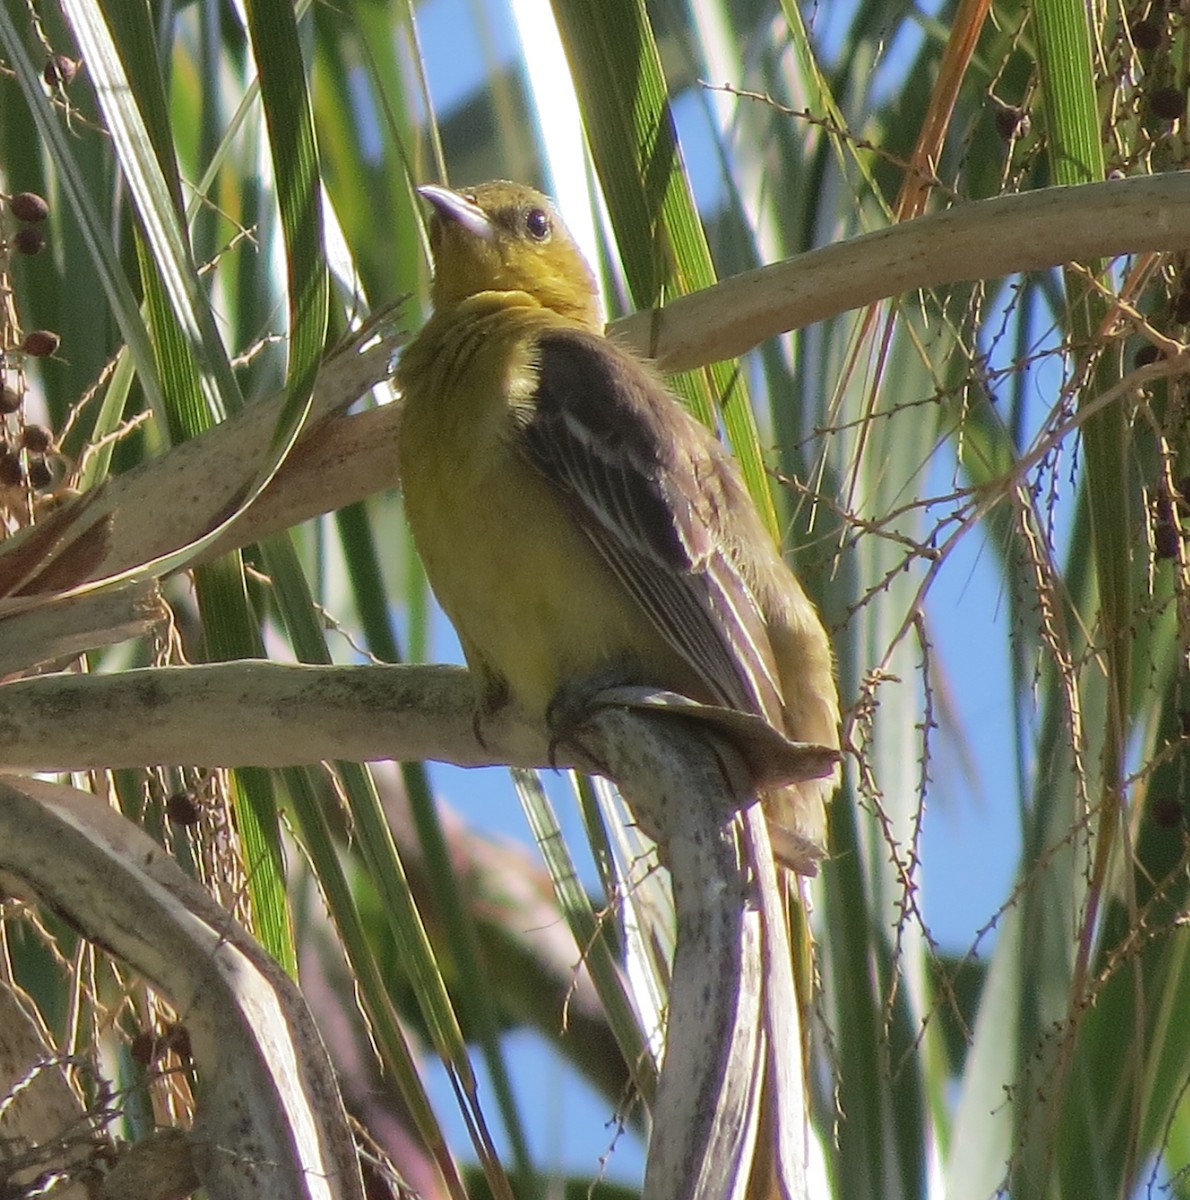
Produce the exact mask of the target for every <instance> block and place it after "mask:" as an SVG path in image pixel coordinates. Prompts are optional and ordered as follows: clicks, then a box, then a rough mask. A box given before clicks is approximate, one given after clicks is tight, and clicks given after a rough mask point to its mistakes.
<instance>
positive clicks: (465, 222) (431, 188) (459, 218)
mask: <svg viewBox="0 0 1190 1200" xmlns="http://www.w3.org/2000/svg"><path fill="white" fill-rule="evenodd" d="M417 191H418V194H419V195H420V196H422V197H424V198H425V199H426V200H428V201H429V202H430V203H431V204H432V205H433V206H434V209H435V211H436V212H437V213H438V215H439V216H440V217H441V218H442V219H443V220H445V221H454V222H455V223H456V224H458V225H461V226H462V227H463V228H464V229H466V230H467V232H468V233H471V234H473V235H474V236H475V237H478V238H483V239H484V240H485V241H487V240H488V239H490V238H491V236H492V234H493V233H494V232H495V227H494V226H493V225H492V222H491V219H490V218H489V217H488V215H487V213H485V212H484V211H483V209H482V208H480V207H479V205H478V204H476V203H474V201H471V200H468V199H467V197H466V196H464V195H463V194H462V193H461V192H454V191H451V189H450V188H445V187H439V186H438V184H436V183H428V184H426V185H425V186H424V187H419V188H418V189H417Z"/></svg>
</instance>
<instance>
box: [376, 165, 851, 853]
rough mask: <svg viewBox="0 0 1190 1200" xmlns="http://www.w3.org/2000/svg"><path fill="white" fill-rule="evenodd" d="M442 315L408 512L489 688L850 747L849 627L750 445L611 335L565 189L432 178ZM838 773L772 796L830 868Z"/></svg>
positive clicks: (406, 461) (779, 846)
mask: <svg viewBox="0 0 1190 1200" xmlns="http://www.w3.org/2000/svg"><path fill="white" fill-rule="evenodd" d="M421 194H422V195H423V196H424V197H425V198H426V199H427V200H428V201H429V202H430V204H431V205H432V206H433V208H434V214H433V217H432V221H431V225H430V244H431V248H432V250H433V256H434V268H435V275H434V284H433V292H432V299H433V303H434V313H433V316H432V317H431V318H430V320H429V321H427V323H426V324H425V326H424V327H423V329H422V330H421V332H420V333H419V334H418V336H417V337H416V338H415V339H414V340H413V341H412V342H411V343H410V344H409V345H408V347H407V348H406V349H405V351H404V353H403V354H402V356H401V360H400V363H399V366H398V368H397V379H398V382H399V385H400V387H401V390H402V392H403V394H404V403H405V409H404V413H403V416H402V425H401V436H400V460H401V461H400V466H401V479H402V486H403V489H404V495H405V511H406V515H407V518H408V521H409V525H410V529H411V530H412V532H413V538H414V541H415V543H416V545H417V548H418V551H419V552H420V554H421V557H422V561H423V563H424V565H425V569H426V573H427V575H428V577H429V581H430V584H431V586H432V587H433V589H434V592H435V594H436V595H437V597H438V600H439V602H440V603H441V605H442V608H443V609H444V610H445V612H446V614H447V616H448V617H449V618H450V619H451V621H452V622H453V624H454V626H455V629H456V630H457V632H458V635H459V639H460V641H461V643H462V646H463V652H464V654H465V655H466V658H467V663H468V665H469V667H470V668H471V670H472V672H473V673H474V675H475V678H476V680H477V685H478V687H479V689H480V696H479V705H480V713H481V714H482V713H483V712H485V711H494V709H495V708H496V707H498V706H499V705H501V704H504V703H506V702H509V701H511V702H513V703H515V704H516V705H518V706H519V708H520V709H521V710H522V712H523V713H524V714H525V715H526V716H527V717H528V718H529V719H530V720H534V721H539V722H542V723H546V724H548V723H549V721H550V718H551V716H553V715H555V714H556V712H557V709H558V707H559V701H562V700H565V699H566V698H567V697H572V696H582V695H584V694H586V693H589V692H593V691H595V690H597V689H598V688H599V687H606V686H616V685H631V684H636V685H643V686H651V687H660V688H667V689H669V690H671V691H675V692H679V693H681V694H683V695H686V696H689V697H691V698H692V699H694V700H699V701H702V702H704V703H710V704H717V705H722V706H724V707H727V708H732V709H736V710H739V711H742V712H747V713H751V714H755V715H758V716H762V717H764V718H765V719H767V720H768V721H769V723H770V724H772V725H773V726H774V727H775V728H776V729H778V730H780V731H781V732H783V733H784V734H786V735H787V736H788V737H789V738H791V739H793V740H795V741H805V742H816V743H819V744H822V745H826V746H829V747H832V748H834V747H837V746H838V723H839V703H838V694H837V689H836V685H835V678H834V670H833V663H832V656H831V649H830V643H829V640H828V638H827V636H826V632H825V631H824V629H823V627H822V623H821V621H820V620H819V618H818V614H817V613H816V612H815V610H814V606H813V605H812V604H811V603H810V601H809V600H808V599H807V598H806V594H805V592H804V591H803V590H802V588H801V585H800V584H799V583H798V581H797V578H796V577H795V576H794V574H793V572H792V571H791V570H790V569H789V568H788V567H787V566H786V564H785V562H784V561H783V560H782V558H781V556H780V554H779V553H778V552H777V548H776V546H775V545H774V544H773V540H772V538H771V537H770V536H769V533H768V531H767V530H766V529H765V527H764V525H763V523H762V521H761V519H760V517H759V515H758V513H757V511H756V509H755V507H754V506H753V504H752V501H751V499H750V498H749V496H748V493H747V490H746V488H745V486H744V483H743V480H742V478H741V476H740V474H739V472H738V470H737V469H736V466H735V463H734V461H733V460H732V459H731V457H730V456H729V455H728V454H727V452H726V451H725V450H724V449H723V447H722V446H721V445H720V444H719V442H718V441H717V440H716V438H715V437H714V436H713V435H712V434H711V433H710V432H709V431H708V430H707V429H705V428H704V427H703V426H702V425H701V424H700V423H699V422H698V421H696V420H695V419H694V418H693V417H691V416H690V415H689V414H688V413H687V412H686V410H685V409H684V408H683V407H682V406H681V404H680V403H679V402H678V401H677V400H676V399H675V398H674V397H673V396H672V395H671V394H670V393H669V391H668V390H667V389H666V388H665V386H664V384H663V383H662V382H661V381H660V379H659V378H658V377H657V376H656V375H655V374H654V372H653V371H652V370H651V369H650V368H649V366H648V365H647V364H646V363H645V362H643V361H642V360H641V359H640V358H638V357H637V356H636V355H635V354H633V353H632V352H631V351H630V350H628V349H627V348H625V347H623V346H621V345H619V344H617V343H616V342H615V341H614V340H612V339H611V338H608V337H605V336H604V335H603V332H602V321H601V319H600V313H599V304H598V299H597V295H598V293H597V288H596V284H595V280H594V277H593V276H592V274H591V270H590V268H589V267H588V265H587V263H586V262H585V260H584V259H583V256H582V254H581V252H580V251H579V249H578V247H577V246H576V245H575V242H574V240H573V238H572V237H571V236H570V234H569V232H568V231H567V229H566V227H565V226H564V225H563V223H562V221H561V220H560V219H559V217H558V215H557V213H556V212H555V211H554V208H553V206H552V205H551V203H550V201H549V200H548V199H547V198H546V197H545V196H543V195H541V194H540V193H539V192H536V191H534V190H533V189H531V188H528V187H523V186H520V185H518V184H513V183H506V182H495V183H486V184H483V185H481V186H479V187H475V188H470V189H467V190H466V191H460V192H456V191H451V190H448V189H446V188H442V187H425V188H422V189H421ZM834 788H835V780H834V779H833V778H832V779H822V780H815V781H813V782H809V783H803V784H798V785H796V786H793V787H789V788H784V789H781V790H780V791H777V792H772V793H769V794H767V795H765V796H764V798H763V799H764V804H765V811H766V815H767V816H768V820H769V827H770V831H771V834H772V840H773V845H774V849H775V850H776V852H777V855H778V857H779V858H781V859H782V861H784V862H785V863H786V864H787V865H789V866H791V867H793V868H795V869H797V870H800V871H802V872H807V873H812V872H813V871H814V869H815V862H816V859H817V858H818V857H820V856H821V854H822V852H823V840H824V826H825V803H826V801H827V800H828V799H829V797H830V795H831V793H832V792H833V790H834Z"/></svg>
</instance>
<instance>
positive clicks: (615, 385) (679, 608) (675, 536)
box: [518, 328, 782, 728]
mask: <svg viewBox="0 0 1190 1200" xmlns="http://www.w3.org/2000/svg"><path fill="white" fill-rule="evenodd" d="M537 348H538V363H537V365H538V378H537V388H536V393H535V397H534V400H535V403H534V404H533V405H532V406H531V407H530V406H526V407H525V408H524V409H522V410H519V414H518V415H519V420H520V427H521V434H522V437H523V445H524V448H525V451H526V453H527V454H528V456H529V458H530V460H531V461H532V462H533V464H534V466H535V467H536V468H537V469H538V470H539V471H540V472H541V473H542V474H543V475H544V476H545V477H546V478H547V479H548V480H549V481H550V483H551V484H552V485H553V486H554V487H555V488H557V490H558V491H559V493H560V494H561V495H562V496H563V497H564V498H565V501H566V503H567V504H568V505H569V507H570V508H571V511H572V512H573V514H574V516H575V519H576V520H577V521H578V523H579V525H580V527H581V528H582V529H583V532H584V533H585V534H586V535H587V537H588V538H589V539H590V540H591V542H592V544H593V545H594V546H595V547H596V549H597V550H598V551H599V553H600V554H601V555H602V556H603V558H604V560H605V561H606V562H607V564H608V565H609V566H610V568H611V569H612V571H613V572H614V573H615V574H616V576H617V577H618V578H619V579H620V581H621V582H622V583H623V585H624V586H625V588H627V590H628V591H629V593H630V594H631V595H632V596H633V598H634V599H635V600H636V602H637V603H638V604H639V605H640V606H641V608H642V609H643V610H644V612H645V613H646V614H647V615H648V617H649V619H650V620H651V621H652V622H653V625H654V626H655V627H656V629H657V631H658V633H660V635H661V636H662V637H663V638H664V639H665V640H666V641H667V642H668V643H669V644H670V646H671V647H673V648H674V649H675V650H676V651H677V652H678V654H679V655H681V657H682V658H683V659H684V660H685V661H686V662H688V663H689V664H690V665H691V666H692V667H693V668H694V670H695V671H696V672H697V674H698V675H699V677H700V678H701V679H702V680H703V681H704V683H705V685H706V687H707V690H708V693H709V694H710V697H711V699H712V700H713V702H715V703H718V704H722V705H725V706H726V707H729V708H735V709H739V710H741V711H744V712H753V713H757V714H759V715H762V716H766V717H768V718H769V720H770V721H772V722H773V723H774V724H775V725H776V726H777V728H781V727H782V720H781V713H782V705H781V697H780V689H779V685H778V683H777V671H776V666H775V664H774V662H773V655H772V649H771V647H770V645H769V641H768V635H767V632H766V629H765V623H764V617H763V615H762V614H761V612H760V609H759V607H758V605H757V603H756V598H755V596H754V595H753V593H752V591H751V589H750V587H749V586H748V583H747V582H746V580H745V579H744V578H743V576H742V575H741V574H740V572H739V570H738V569H737V566H736V564H735V562H734V561H733V559H732V556H731V554H730V552H729V547H727V546H725V545H723V544H722V536H721V530H720V528H719V520H718V511H719V509H720V508H721V507H722V504H723V503H724V502H725V501H726V498H727V494H728V493H730V492H732V491H733V490H734V491H736V492H740V493H742V486H741V487H738V488H737V487H735V484H734V479H731V478H727V477H725V473H726V474H727V475H730V473H731V471H732V467H731V466H730V464H729V462H728V461H727V459H726V455H725V453H724V452H723V451H722V450H721V448H720V447H719V446H718V444H717V443H716V442H715V440H714V439H713V437H711V435H710V434H709V433H707V432H706V431H705V430H704V429H703V428H702V427H701V426H700V425H698V424H697V422H695V421H694V420H693V419H692V418H690V417H689V416H687V414H686V413H685V411H684V410H682V409H681V407H680V406H679V405H678V403H677V402H676V401H675V400H673V399H672V398H671V397H670V396H669V394H668V393H667V392H666V391H665V389H664V387H663V385H662V384H661V383H660V382H659V381H658V380H657V379H656V378H655V377H654V376H653V375H651V374H650V373H649V371H648V370H647V369H646V368H645V367H644V366H643V365H642V364H640V363H638V362H637V361H636V360H635V359H633V358H631V357H630V356H629V355H627V354H625V353H623V352H621V351H619V350H618V349H616V348H615V347H614V345H612V344H611V343H609V342H608V341H607V340H606V339H604V338H601V337H598V336H597V335H594V334H589V333H586V332H584V331H581V330H577V329H569V328H567V329H557V330H549V331H547V332H544V333H543V334H542V335H540V337H539V339H538V347H537ZM675 420H676V422H677V424H676V425H675Z"/></svg>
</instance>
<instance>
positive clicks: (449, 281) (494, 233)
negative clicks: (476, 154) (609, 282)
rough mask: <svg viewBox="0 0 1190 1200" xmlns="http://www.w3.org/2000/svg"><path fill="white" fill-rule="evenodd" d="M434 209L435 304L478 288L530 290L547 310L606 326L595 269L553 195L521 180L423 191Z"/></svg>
mask: <svg viewBox="0 0 1190 1200" xmlns="http://www.w3.org/2000/svg"><path fill="white" fill-rule="evenodd" d="M418 190H419V191H420V192H421V194H422V196H424V197H425V198H426V200H428V201H429V202H430V204H432V205H433V206H434V215H433V218H432V219H431V222H430V247H431V249H432V250H433V252H434V287H433V300H434V307H435V308H436V309H437V310H439V311H442V310H445V309H448V308H451V307H453V306H454V305H456V304H458V303H460V302H461V301H463V300H466V299H467V297H469V296H474V295H477V294H478V293H480V292H491V291H500V292H513V291H517V292H527V293H528V294H529V295H530V296H532V297H533V298H534V299H536V300H537V301H538V302H539V303H540V304H541V305H543V306H544V307H545V308H549V309H552V310H553V311H554V312H557V313H560V314H561V315H562V316H564V317H568V318H570V319H572V320H575V321H578V322H579V323H580V324H582V325H584V326H586V327H587V328H589V329H593V330H596V331H600V330H602V328H603V322H602V319H601V316H600V311H599V300H598V291H597V289H596V286H595V278H594V276H593V275H592V274H591V268H590V267H589V266H588V265H587V261H586V259H584V258H583V256H582V252H581V251H580V250H579V248H578V246H577V245H576V244H575V241H574V238H573V237H571V235H570V231H569V230H568V229H567V228H566V226H565V225H564V224H563V223H562V219H561V218H560V217H559V216H558V214H557V212H556V211H555V210H554V206H553V205H552V204H551V203H550V201H549V199H548V198H547V197H545V196H543V195H542V194H541V193H540V192H537V191H534V190H533V189H532V188H529V187H524V186H522V185H521V184H516V183H506V182H504V181H503V180H500V181H497V182H494V183H482V184H480V185H479V186H478V187H473V188H466V189H465V190H463V191H458V192H456V191H452V190H451V189H449V188H444V187H438V186H436V185H434V186H429V187H423V188H419V189H418Z"/></svg>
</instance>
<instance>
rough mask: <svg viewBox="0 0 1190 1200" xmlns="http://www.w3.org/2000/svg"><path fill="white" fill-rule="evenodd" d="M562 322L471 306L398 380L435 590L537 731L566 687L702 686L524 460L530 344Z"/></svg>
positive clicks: (410, 356) (407, 485) (408, 496)
mask: <svg viewBox="0 0 1190 1200" xmlns="http://www.w3.org/2000/svg"><path fill="white" fill-rule="evenodd" d="M514 317H519V318H521V319H514ZM551 319H552V318H551V317H550V316H549V315H548V314H544V313H543V311H542V310H540V309H537V310H534V309H532V308H531V307H529V308H525V309H524V310H523V311H521V310H520V309H516V310H515V311H514V312H513V313H511V314H510V312H509V310H508V308H507V307H504V306H501V305H499V304H493V305H488V306H485V305H483V304H471V305H470V306H468V305H462V306H460V310H459V311H456V312H453V313H448V314H446V315H445V316H443V317H442V318H441V319H440V318H439V317H437V316H435V317H433V318H431V321H430V322H429V323H428V324H427V325H426V327H425V329H424V330H423V332H422V333H421V335H420V336H419V337H418V339H417V342H416V343H414V345H413V346H411V348H410V351H407V352H406V357H405V359H403V361H402V363H401V365H400V367H399V369H398V379H399V381H400V383H401V386H402V390H403V392H404V401H405V410H404V414H403V417H402V426H401V438H400V458H401V477H402V481H403V487H404V495H405V511H406V516H407V519H408V521H409V526H410V529H411V530H412V533H413V538H414V541H415V543H416V544H417V546H418V549H419V551H420V553H421V555H422V560H423V563H424V565H425V568H426V573H427V575H428V577H429V580H430V584H431V586H432V587H433V589H434V593H435V595H436V596H437V597H438V601H439V603H440V604H441V605H442V608H443V609H444V611H445V612H446V614H447V616H448V617H449V618H450V620H451V622H452V623H453V624H454V626H455V628H456V630H457V631H458V633H459V636H460V640H461V641H462V643H463V648H464V651H465V653H466V655H467V659H468V664H469V665H470V666H471V667H472V669H473V670H477V671H479V672H481V673H486V675H487V676H488V677H489V678H490V676H492V675H494V676H496V677H497V678H499V679H501V680H503V681H504V682H505V683H506V684H507V686H508V689H509V691H510V693H511V698H512V699H513V700H514V701H515V702H516V703H517V704H518V705H519V706H520V708H521V709H522V710H523V711H524V712H525V714H526V715H527V716H528V717H530V719H534V720H539V719H542V718H543V717H544V716H545V713H546V710H547V708H548V706H549V703H550V701H551V700H552V699H553V698H554V696H555V693H556V692H557V691H558V689H559V688H560V687H561V686H562V685H564V684H568V683H581V682H583V681H585V680H587V679H589V678H590V677H592V676H594V675H599V676H601V677H606V676H607V674H608V672H609V668H610V669H611V670H612V672H613V673H615V674H618V676H619V678H620V679H622V680H623V681H624V682H639V683H651V684H655V685H657V686H667V687H672V688H675V689H678V690H682V689H685V690H687V691H688V692H689V691H692V690H694V689H696V688H697V686H698V685H697V683H696V682H695V681H694V680H693V679H691V678H690V677H689V676H690V672H689V670H688V668H686V667H685V665H684V664H683V663H682V662H681V661H680V660H679V659H678V658H677V656H676V655H673V654H671V653H669V652H668V651H667V650H666V648H665V647H664V646H660V645H658V638H657V635H656V633H655V631H654V630H653V629H652V627H651V625H650V624H649V622H648V618H647V617H646V616H645V615H644V613H643V612H641V611H640V609H639V608H638V607H637V605H636V604H635V602H634V601H632V600H631V598H630V597H629V596H628V595H627V593H626V592H625V590H624V589H623V587H622V585H621V584H620V583H619V581H618V580H617V579H616V578H615V576H614V575H613V574H612V573H611V571H610V569H609V568H608V567H607V566H606V564H605V563H604V561H603V559H602V558H601V557H600V556H599V554H598V552H597V551H596V550H595V549H594V547H593V546H592V545H591V543H590V542H589V541H588V540H587V538H586V537H585V536H584V534H583V533H582V532H581V530H580V528H579V527H578V525H577V524H576V522H575V521H574V520H573V518H572V516H571V515H570V513H569V512H568V511H567V510H566V509H565V507H564V503H563V501H562V499H561V498H560V497H559V496H558V495H557V493H556V492H555V491H554V490H553V488H552V487H551V486H550V485H549V484H548V483H547V482H546V481H545V480H544V479H543V478H542V476H541V475H540V474H539V473H538V472H537V470H536V469H535V468H534V467H533V466H532V465H531V464H530V463H529V462H528V460H527V459H526V458H525V457H524V456H523V455H522V454H521V453H520V452H519V451H518V449H517V448H516V445H515V442H514V429H513V421H512V417H513V413H514V411H515V408H516V407H517V406H518V405H520V404H523V403H528V402H529V400H530V399H531V395H532V391H533V388H534V386H535V383H536V366H535V363H534V358H533V336H532V335H533V331H534V328H535V327H536V328H540V327H541V326H542V324H543V323H548V322H549V321H550V320H551ZM580 581H581V582H580ZM642 645H654V646H657V649H656V651H655V655H656V661H653V660H651V661H650V662H648V663H644V662H641V661H639V659H638V657H637V655H638V649H637V648H639V647H640V646H642ZM667 655H668V659H667ZM669 660H672V661H669Z"/></svg>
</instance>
